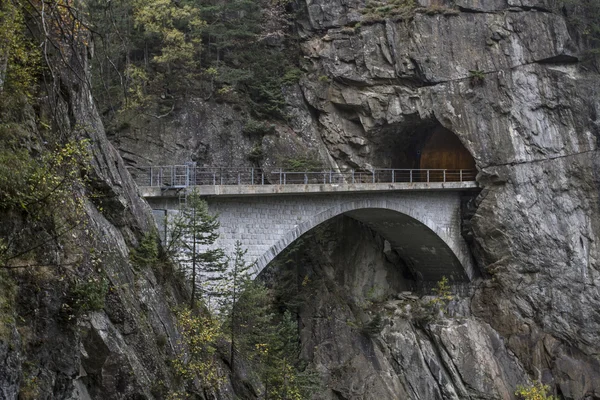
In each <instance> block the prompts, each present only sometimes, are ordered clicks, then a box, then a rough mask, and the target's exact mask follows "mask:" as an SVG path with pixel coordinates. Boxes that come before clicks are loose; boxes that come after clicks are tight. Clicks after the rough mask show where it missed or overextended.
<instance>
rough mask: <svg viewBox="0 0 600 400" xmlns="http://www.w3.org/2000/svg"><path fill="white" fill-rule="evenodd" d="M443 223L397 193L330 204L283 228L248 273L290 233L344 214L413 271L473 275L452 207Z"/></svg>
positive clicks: (428, 275)
mask: <svg viewBox="0 0 600 400" xmlns="http://www.w3.org/2000/svg"><path fill="white" fill-rule="evenodd" d="M456 211H457V212H456V215H453V216H451V218H450V219H449V220H448V222H449V223H440V221H439V219H436V218H434V215H433V214H432V213H431V209H428V208H427V207H423V208H421V209H419V208H415V207H414V204H412V203H411V202H405V201H402V200H401V199H398V200H392V199H360V200H354V201H347V202H340V203H337V204H332V205H331V206H330V207H328V208H326V209H325V210H323V211H320V212H318V213H316V214H314V215H312V216H310V217H309V218H307V219H306V220H304V221H303V222H302V223H299V224H298V225H296V226H295V227H294V228H293V229H291V230H289V231H288V232H286V233H285V234H284V235H283V236H282V237H281V238H280V239H279V240H277V242H276V243H275V244H273V245H272V246H270V248H269V249H268V250H267V251H266V252H264V254H262V255H261V256H260V257H258V259H257V260H256V262H255V265H254V275H255V276H256V275H258V274H260V273H261V272H262V270H263V269H264V268H265V267H266V266H267V265H268V264H269V263H270V262H271V261H272V260H273V259H274V258H275V257H277V256H278V255H279V254H280V253H281V252H283V251H284V250H285V249H286V248H287V247H288V246H289V245H290V244H292V243H293V242H294V241H295V240H296V239H298V238H300V237H301V236H302V235H304V234H305V233H307V232H309V231H311V230H312V229H314V228H316V227H317V226H319V225H321V224H323V223H324V222H326V221H328V220H330V219H332V218H334V217H336V216H339V215H342V214H343V215H347V216H349V217H351V218H353V219H356V220H358V221H360V222H362V223H364V224H365V225H367V226H369V227H370V228H371V229H373V230H374V231H376V232H378V233H379V234H380V235H381V236H382V237H384V238H385V239H386V240H387V241H388V242H390V244H391V245H392V248H394V249H395V250H396V251H397V252H398V254H399V255H400V256H401V257H402V259H403V260H404V261H405V262H406V263H407V264H408V266H409V268H411V270H412V271H413V273H414V274H415V276H417V277H418V278H419V279H420V280H424V281H437V280H439V279H441V277H442V276H447V277H448V278H449V279H451V280H455V281H467V280H470V279H471V278H473V274H474V271H473V265H472V260H471V256H470V253H469V251H468V248H467V246H466V243H465V242H464V240H463V239H462V236H461V234H460V231H459V229H458V228H457V227H459V226H460V222H459V215H458V210H456Z"/></svg>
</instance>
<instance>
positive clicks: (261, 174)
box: [260, 170, 265, 185]
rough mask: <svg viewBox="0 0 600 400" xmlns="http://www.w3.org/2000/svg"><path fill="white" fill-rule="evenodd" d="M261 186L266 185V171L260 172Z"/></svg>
mask: <svg viewBox="0 0 600 400" xmlns="http://www.w3.org/2000/svg"><path fill="white" fill-rule="evenodd" d="M260 184H261V185H264V184H265V171H262V170H261V171H260Z"/></svg>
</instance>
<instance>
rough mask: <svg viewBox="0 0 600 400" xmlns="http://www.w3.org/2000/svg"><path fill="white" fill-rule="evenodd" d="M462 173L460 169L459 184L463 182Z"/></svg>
mask: <svg viewBox="0 0 600 400" xmlns="http://www.w3.org/2000/svg"><path fill="white" fill-rule="evenodd" d="M462 171H463V170H462V169H461V170H460V171H459V175H460V181H459V182H462V181H463V178H462Z"/></svg>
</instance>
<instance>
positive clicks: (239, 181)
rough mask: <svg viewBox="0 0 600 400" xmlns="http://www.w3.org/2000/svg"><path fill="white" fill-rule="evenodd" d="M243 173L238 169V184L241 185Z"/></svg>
mask: <svg viewBox="0 0 600 400" xmlns="http://www.w3.org/2000/svg"><path fill="white" fill-rule="evenodd" d="M241 174H242V173H241V172H240V171H238V186H240V184H241V179H242V177H241V176H240V175H241Z"/></svg>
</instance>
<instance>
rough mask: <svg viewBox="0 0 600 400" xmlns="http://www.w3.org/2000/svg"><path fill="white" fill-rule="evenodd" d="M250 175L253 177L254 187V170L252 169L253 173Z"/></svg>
mask: <svg viewBox="0 0 600 400" xmlns="http://www.w3.org/2000/svg"><path fill="white" fill-rule="evenodd" d="M250 175H251V177H252V185H254V168H252V173H251V174H250Z"/></svg>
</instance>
